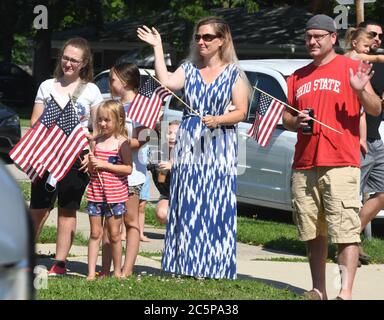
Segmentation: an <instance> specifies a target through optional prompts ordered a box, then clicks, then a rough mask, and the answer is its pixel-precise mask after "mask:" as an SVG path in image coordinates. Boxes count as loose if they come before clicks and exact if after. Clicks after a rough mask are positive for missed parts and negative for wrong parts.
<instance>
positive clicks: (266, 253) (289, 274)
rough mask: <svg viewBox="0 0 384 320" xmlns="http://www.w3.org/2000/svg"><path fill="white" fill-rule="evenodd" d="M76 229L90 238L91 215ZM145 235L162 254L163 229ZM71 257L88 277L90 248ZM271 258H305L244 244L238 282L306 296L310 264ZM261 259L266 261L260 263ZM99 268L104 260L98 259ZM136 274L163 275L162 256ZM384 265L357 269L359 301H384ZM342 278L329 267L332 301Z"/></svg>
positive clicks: (142, 260)
mask: <svg viewBox="0 0 384 320" xmlns="http://www.w3.org/2000/svg"><path fill="white" fill-rule="evenodd" d="M56 219H57V212H56V210H54V211H53V212H52V213H51V215H50V217H49V218H48V220H47V223H46V225H53V226H56ZM77 230H78V231H80V232H81V233H82V234H83V235H84V236H85V237H86V238H88V237H89V221H88V215H87V214H85V213H83V212H79V213H78V219H77ZM145 233H146V235H147V236H148V237H149V238H150V239H151V241H150V242H141V243H140V251H141V252H152V253H155V252H160V251H162V250H163V247H164V233H165V230H164V229H157V228H153V227H150V226H146V227H145ZM36 249H37V252H38V253H40V254H53V253H54V252H55V245H54V244H45V245H41V244H39V245H38V246H37V248H36ZM70 253H71V255H74V256H73V257H69V258H68V260H69V261H70V263H69V269H70V270H71V272H72V273H74V274H78V275H79V274H80V275H83V276H85V275H86V273H87V248H86V247H78V246H73V247H72V249H71V252H70ZM271 258H303V257H302V256H297V255H292V254H287V253H283V252H276V251H271V250H267V249H263V248H262V247H260V246H251V245H247V244H243V243H238V244H237V272H238V278H239V279H246V280H258V281H263V282H265V283H267V284H269V285H272V286H274V287H277V288H281V289H289V290H291V291H294V292H296V293H297V294H303V293H304V292H305V291H306V290H308V289H310V288H311V278H310V270H309V265H308V262H282V261H266V260H265V259H271ZM260 259H264V261H263V260H260ZM39 263H42V264H44V265H46V266H47V267H50V264H52V261H47V259H42V260H39ZM98 264H99V266H100V265H101V259H100V257H99V261H98ZM135 273H136V274H140V273H145V274H153V275H158V274H160V273H161V264H160V257H159V256H158V255H156V256H153V257H151V258H147V257H142V256H140V255H139V256H138V258H137V261H136V266H135ZM383 279H384V266H383V265H368V266H362V267H361V268H358V270H357V275H356V279H355V285H354V299H356V300H384V281H383ZM339 283H340V276H339V271H338V267H337V265H336V264H334V263H328V264H327V290H328V296H329V298H334V297H336V296H337V293H338V284H339Z"/></svg>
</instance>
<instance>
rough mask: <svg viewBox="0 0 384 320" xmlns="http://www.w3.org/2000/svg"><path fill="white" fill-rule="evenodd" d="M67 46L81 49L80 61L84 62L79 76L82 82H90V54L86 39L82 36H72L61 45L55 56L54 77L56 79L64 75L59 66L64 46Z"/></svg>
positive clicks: (91, 77)
mask: <svg viewBox="0 0 384 320" xmlns="http://www.w3.org/2000/svg"><path fill="white" fill-rule="evenodd" d="M68 46H72V47H75V48H78V49H80V50H82V51H83V56H82V57H81V59H82V60H83V61H82V62H84V63H85V66H84V67H82V68H81V70H80V74H79V76H80V79H81V80H83V81H84V82H91V81H92V80H93V61H92V54H91V48H90V47H89V44H88V41H87V40H85V39H84V38H72V39H69V40H68V41H67V42H66V43H64V45H63V47H62V48H61V50H60V54H59V56H58V57H57V62H56V68H55V72H54V77H55V78H56V79H57V78H60V77H62V76H63V75H64V73H63V69H62V67H61V58H62V57H63V53H64V50H65V48H66V47H68Z"/></svg>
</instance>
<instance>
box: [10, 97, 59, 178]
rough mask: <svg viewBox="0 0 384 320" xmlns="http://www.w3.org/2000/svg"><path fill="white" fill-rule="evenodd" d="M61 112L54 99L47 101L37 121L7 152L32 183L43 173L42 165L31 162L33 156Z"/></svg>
mask: <svg viewBox="0 0 384 320" xmlns="http://www.w3.org/2000/svg"><path fill="white" fill-rule="evenodd" d="M61 112H62V109H61V108H60V107H59V106H58V105H57V103H56V102H55V101H54V99H50V100H48V101H47V105H46V107H45V110H44V112H43V114H42V115H41V117H40V118H39V120H38V121H37V122H36V123H35V124H34V125H33V127H32V128H30V129H29V130H28V131H27V133H26V134H25V135H24V136H23V138H22V139H21V140H20V141H19V142H18V143H17V144H16V145H15V146H14V147H13V149H12V150H11V151H10V152H9V155H10V157H11V158H12V159H13V161H14V163H15V164H16V165H17V166H18V167H20V168H21V169H22V170H23V171H24V172H25V173H26V174H27V175H28V176H29V178H30V179H31V180H32V181H33V182H34V181H36V179H37V177H38V176H40V177H42V176H43V174H44V172H45V169H44V167H43V166H42V164H41V163H39V162H37V161H35V160H33V155H34V153H35V151H36V150H37V149H38V148H39V147H40V145H41V144H42V143H43V142H44V141H45V137H46V135H47V133H48V132H49V131H50V129H51V128H52V127H53V125H54V124H55V123H56V121H57V119H58V118H59V116H60V114H61Z"/></svg>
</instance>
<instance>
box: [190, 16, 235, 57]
mask: <svg viewBox="0 0 384 320" xmlns="http://www.w3.org/2000/svg"><path fill="white" fill-rule="evenodd" d="M204 25H210V26H212V28H213V30H214V31H215V34H216V35H218V36H219V37H220V38H221V39H222V40H223V45H222V46H221V47H220V49H219V56H220V59H221V61H223V62H224V63H234V64H237V63H238V59H237V55H236V51H235V47H234V45H233V41H232V35H231V30H230V28H229V25H228V23H226V22H225V21H224V20H223V19H221V18H218V17H213V16H211V17H205V18H203V19H200V20H199V21H197V23H196V25H195V28H194V32H193V36H192V41H191V44H190V55H189V57H188V58H187V59H188V60H189V61H191V62H192V63H194V64H200V63H201V62H202V57H201V56H200V54H199V49H198V45H197V43H196V41H195V35H196V33H197V31H198V30H199V28H200V27H201V26H204Z"/></svg>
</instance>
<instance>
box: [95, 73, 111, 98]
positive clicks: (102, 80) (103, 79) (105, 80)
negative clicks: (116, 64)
mask: <svg viewBox="0 0 384 320" xmlns="http://www.w3.org/2000/svg"><path fill="white" fill-rule="evenodd" d="M95 84H96V85H97V86H98V87H99V89H100V92H101V93H109V73H103V74H101V75H100V76H99V77H97V78H96V79H95Z"/></svg>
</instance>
